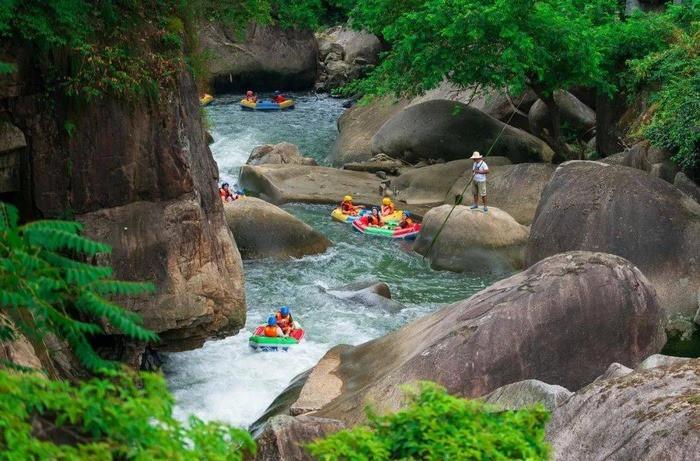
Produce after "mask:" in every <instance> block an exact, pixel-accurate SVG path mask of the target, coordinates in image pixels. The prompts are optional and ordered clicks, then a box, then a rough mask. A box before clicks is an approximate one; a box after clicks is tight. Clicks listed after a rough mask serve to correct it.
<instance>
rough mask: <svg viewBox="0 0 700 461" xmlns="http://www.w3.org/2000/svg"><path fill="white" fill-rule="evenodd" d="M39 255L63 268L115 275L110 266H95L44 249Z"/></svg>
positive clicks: (102, 274) (102, 276)
mask: <svg viewBox="0 0 700 461" xmlns="http://www.w3.org/2000/svg"><path fill="white" fill-rule="evenodd" d="M39 256H40V257H42V258H43V259H45V260H46V261H47V262H49V263H50V264H51V265H53V266H55V267H58V268H61V269H79V270H92V271H95V272H99V273H100V278H109V277H111V276H112V275H113V273H114V271H113V270H112V268H111V267H109V266H94V265H92V264H88V263H84V262H80V261H75V260H73V259H70V258H67V257H65V256H62V255H60V254H58V253H54V252H53V251H48V250H42V251H41V253H39Z"/></svg>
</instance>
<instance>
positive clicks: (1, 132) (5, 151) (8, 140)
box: [0, 121, 27, 193]
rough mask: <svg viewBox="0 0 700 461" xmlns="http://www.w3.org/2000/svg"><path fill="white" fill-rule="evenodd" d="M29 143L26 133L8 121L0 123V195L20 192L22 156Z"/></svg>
mask: <svg viewBox="0 0 700 461" xmlns="http://www.w3.org/2000/svg"><path fill="white" fill-rule="evenodd" d="M25 147H27V141H26V139H25V138H24V133H22V131H21V130H20V129H19V128H17V127H16V126H14V125H13V124H12V123H10V122H7V121H0V193H6V192H15V191H18V190H20V186H21V184H20V183H21V181H20V170H21V164H22V155H23V152H24V148H25Z"/></svg>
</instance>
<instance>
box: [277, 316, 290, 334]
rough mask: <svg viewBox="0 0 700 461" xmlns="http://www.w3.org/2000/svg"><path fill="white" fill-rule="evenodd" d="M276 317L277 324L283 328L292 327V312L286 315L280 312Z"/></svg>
mask: <svg viewBox="0 0 700 461" xmlns="http://www.w3.org/2000/svg"><path fill="white" fill-rule="evenodd" d="M275 317H276V318H277V326H278V327H280V328H281V329H283V330H284V329H285V328H291V327H292V314H287V316H286V317H283V316H282V313H281V312H278V313H277V314H276V315H275Z"/></svg>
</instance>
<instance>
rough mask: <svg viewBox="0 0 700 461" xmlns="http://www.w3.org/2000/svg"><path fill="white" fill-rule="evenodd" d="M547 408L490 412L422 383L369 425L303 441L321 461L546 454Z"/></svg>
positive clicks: (541, 457) (373, 417)
mask: <svg viewBox="0 0 700 461" xmlns="http://www.w3.org/2000/svg"><path fill="white" fill-rule="evenodd" d="M548 417H549V416H548V413H547V412H546V411H545V410H544V409H543V408H542V407H541V406H537V407H534V408H532V409H523V410H518V411H500V412H496V411H492V410H490V409H489V408H487V407H486V406H485V405H484V404H482V403H480V402H476V401H470V400H465V399H460V398H457V397H452V396H450V395H449V394H447V393H446V392H445V390H444V389H442V388H440V387H438V386H437V385H435V384H431V383H422V384H421V386H420V389H419V392H418V393H414V394H412V395H410V401H409V404H408V406H407V407H406V408H405V409H403V410H401V411H399V412H397V413H394V414H391V415H387V416H377V415H372V414H370V415H369V425H368V426H359V427H356V428H354V429H350V430H345V431H341V432H338V433H336V434H333V435H331V436H329V437H327V438H326V439H324V440H320V441H317V442H314V443H312V444H310V445H309V451H310V452H311V454H312V455H314V456H315V457H316V458H318V459H320V460H323V461H335V460H338V461H341V460H344V461H352V460H358V461H359V460H366V459H372V460H388V459H406V460H407V459H423V460H436V461H437V460H445V459H465V460H466V459H473V460H477V459H479V460H509V459H528V460H546V459H548V453H549V447H548V445H547V444H546V443H545V441H544V435H545V423H546V422H547V420H548Z"/></svg>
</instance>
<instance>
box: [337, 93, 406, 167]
mask: <svg viewBox="0 0 700 461" xmlns="http://www.w3.org/2000/svg"><path fill="white" fill-rule="evenodd" d="M406 104H407V101H405V100H398V101H396V100H394V99H392V98H389V97H384V98H377V99H375V100H373V101H371V102H368V103H364V104H356V105H354V106H353V107H351V108H350V109H348V110H346V111H345V112H343V115H341V116H340V118H339V119H338V131H339V132H340V133H339V134H338V139H336V141H335V144H334V145H333V150H332V152H331V154H330V156H329V157H328V159H329V160H330V162H331V163H332V164H333V165H336V166H340V165H344V164H346V163H351V162H363V161H366V160H369V159H371V158H372V136H374V134H375V133H376V132H377V131H379V129H380V128H381V127H382V125H383V124H384V123H385V122H386V121H387V120H389V119H390V118H391V117H392V116H394V115H395V114H397V113H398V112H399V111H400V110H401V109H403V108H404V107H405V106H406Z"/></svg>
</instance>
